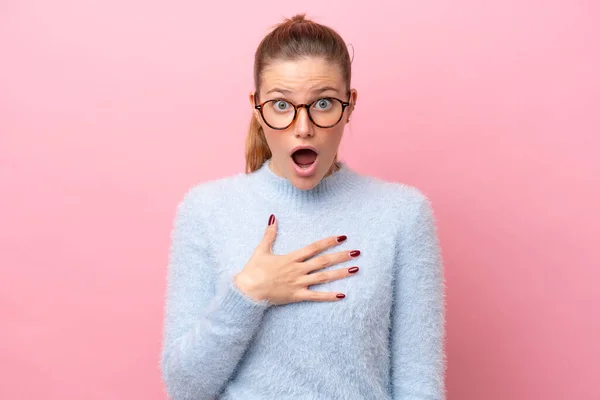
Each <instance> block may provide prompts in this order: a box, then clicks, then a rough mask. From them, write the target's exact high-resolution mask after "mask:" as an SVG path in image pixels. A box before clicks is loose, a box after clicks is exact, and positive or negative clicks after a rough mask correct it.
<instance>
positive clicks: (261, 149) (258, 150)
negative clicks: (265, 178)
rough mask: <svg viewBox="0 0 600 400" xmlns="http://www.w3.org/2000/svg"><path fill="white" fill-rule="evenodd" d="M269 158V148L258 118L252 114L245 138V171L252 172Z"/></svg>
mask: <svg viewBox="0 0 600 400" xmlns="http://www.w3.org/2000/svg"><path fill="white" fill-rule="evenodd" d="M269 158H271V149H269V145H268V144H267V139H266V138H265V133H264V132H263V129H262V126H260V123H259V122H258V120H257V119H256V118H255V117H254V116H252V119H251V120H250V126H249V127H248V137H247V138H246V173H250V172H254V171H256V170H257V169H259V168H260V166H261V165H262V164H263V163H264V162H265V161H266V160H268V159H269Z"/></svg>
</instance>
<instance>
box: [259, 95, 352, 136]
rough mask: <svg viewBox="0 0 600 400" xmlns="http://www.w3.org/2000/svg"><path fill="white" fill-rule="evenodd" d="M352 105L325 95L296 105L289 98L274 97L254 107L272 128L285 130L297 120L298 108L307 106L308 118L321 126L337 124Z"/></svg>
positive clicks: (330, 126)
mask: <svg viewBox="0 0 600 400" xmlns="http://www.w3.org/2000/svg"><path fill="white" fill-rule="evenodd" d="M349 105H350V103H349V102H347V101H342V100H340V99H336V98H335V97H323V98H320V99H317V100H315V101H313V102H311V103H308V104H299V105H295V104H292V103H290V102H289V101H287V100H283V99H273V100H268V101H265V102H264V103H262V104H258V105H255V106H254V108H256V109H257V110H259V111H260V115H261V116H262V118H263V121H265V123H266V124H267V125H268V126H269V127H271V128H272V129H277V130H283V129H286V128H288V127H289V126H290V125H292V123H293V122H294V121H295V120H296V116H297V115H298V110H299V109H300V108H302V107H304V108H306V112H307V114H308V118H309V119H310V120H311V121H312V123H313V124H315V125H316V126H318V127H319V128H332V127H334V126H336V125H337V124H338V123H339V122H340V121H341V120H342V116H343V115H344V110H345V109H346V107H348V106H349Z"/></svg>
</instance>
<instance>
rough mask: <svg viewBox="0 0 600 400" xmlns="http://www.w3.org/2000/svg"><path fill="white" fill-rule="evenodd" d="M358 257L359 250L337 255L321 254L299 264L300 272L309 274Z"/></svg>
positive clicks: (341, 252) (342, 252)
mask: <svg viewBox="0 0 600 400" xmlns="http://www.w3.org/2000/svg"><path fill="white" fill-rule="evenodd" d="M359 255H360V251H359V250H346V251H340V252H337V253H331V254H323V255H322V256H319V257H315V258H313V259H312V260H308V261H305V262H304V263H302V264H301V268H302V272H304V273H309V272H312V271H317V270H320V269H324V268H327V267H330V266H332V265H335V264H339V263H342V262H344V261H348V260H352V259H355V258H357V257H358V256H359Z"/></svg>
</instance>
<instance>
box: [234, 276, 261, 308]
mask: <svg viewBox="0 0 600 400" xmlns="http://www.w3.org/2000/svg"><path fill="white" fill-rule="evenodd" d="M233 283H234V285H235V286H236V287H237V288H238V290H239V291H240V292H242V293H243V294H245V295H246V296H248V297H249V298H251V299H252V300H255V301H263V300H266V296H264V295H263V294H262V293H260V290H259V289H258V285H257V284H256V282H255V281H254V280H253V279H252V278H250V277H248V276H247V275H246V274H244V273H243V272H240V273H238V274H236V275H235V276H234V278H233Z"/></svg>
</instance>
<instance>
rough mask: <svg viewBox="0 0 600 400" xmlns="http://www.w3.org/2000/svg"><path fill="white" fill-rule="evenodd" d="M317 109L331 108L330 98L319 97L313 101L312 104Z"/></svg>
mask: <svg viewBox="0 0 600 400" xmlns="http://www.w3.org/2000/svg"><path fill="white" fill-rule="evenodd" d="M314 107H315V108H316V109H317V110H318V111H326V110H328V109H329V108H331V100H329V99H319V100H317V101H316V102H315V106H314Z"/></svg>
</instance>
